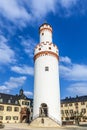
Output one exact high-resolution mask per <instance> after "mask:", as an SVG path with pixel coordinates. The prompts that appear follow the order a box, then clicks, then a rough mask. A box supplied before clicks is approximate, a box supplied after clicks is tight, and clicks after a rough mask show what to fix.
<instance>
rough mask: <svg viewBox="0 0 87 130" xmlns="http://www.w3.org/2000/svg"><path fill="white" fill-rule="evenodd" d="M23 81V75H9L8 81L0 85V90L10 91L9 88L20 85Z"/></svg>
mask: <svg viewBox="0 0 87 130" xmlns="http://www.w3.org/2000/svg"><path fill="white" fill-rule="evenodd" d="M25 81H26V77H25V76H21V77H10V79H9V81H6V82H5V83H4V84H3V85H1V86H0V92H10V91H11V90H13V89H15V88H18V87H20V86H22V85H23V84H24V82H25Z"/></svg>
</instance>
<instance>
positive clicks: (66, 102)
mask: <svg viewBox="0 0 87 130" xmlns="http://www.w3.org/2000/svg"><path fill="white" fill-rule="evenodd" d="M61 118H62V121H63V122H69V123H70V121H71V124H73V123H75V120H78V122H87V96H79V97H78V96H76V97H75V98H71V97H70V98H68V97H67V98H65V99H63V100H61Z"/></svg>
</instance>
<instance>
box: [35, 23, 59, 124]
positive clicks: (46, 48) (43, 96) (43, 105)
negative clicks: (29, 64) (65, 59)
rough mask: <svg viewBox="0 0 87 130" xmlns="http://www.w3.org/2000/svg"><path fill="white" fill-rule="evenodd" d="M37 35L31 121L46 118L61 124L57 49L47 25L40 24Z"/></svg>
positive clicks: (50, 28)
mask: <svg viewBox="0 0 87 130" xmlns="http://www.w3.org/2000/svg"><path fill="white" fill-rule="evenodd" d="M39 33H40V43H39V44H38V45H37V46H36V47H35V52H34V61H35V67H34V69H35V73H34V106H33V119H35V118H37V117H39V116H40V117H46V116H47V117H49V118H52V119H53V120H54V121H56V122H57V123H58V124H61V114H60V85H59V65H58V60H59V55H58V48H57V46H56V45H55V44H53V43H52V27H51V26H50V25H49V24H47V23H44V24H42V25H41V26H40V28H39Z"/></svg>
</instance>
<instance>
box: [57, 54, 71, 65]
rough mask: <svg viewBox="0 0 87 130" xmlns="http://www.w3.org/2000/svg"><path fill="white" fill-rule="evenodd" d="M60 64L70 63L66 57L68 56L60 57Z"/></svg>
mask: <svg viewBox="0 0 87 130" xmlns="http://www.w3.org/2000/svg"><path fill="white" fill-rule="evenodd" d="M60 62H64V63H69V64H70V63H71V59H70V58H69V57H68V56H65V57H63V56H61V57H60Z"/></svg>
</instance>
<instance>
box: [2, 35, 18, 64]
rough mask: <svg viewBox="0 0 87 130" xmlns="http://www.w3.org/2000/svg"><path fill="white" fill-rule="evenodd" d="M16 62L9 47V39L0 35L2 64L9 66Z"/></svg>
mask: <svg viewBox="0 0 87 130" xmlns="http://www.w3.org/2000/svg"><path fill="white" fill-rule="evenodd" d="M15 61H16V59H15V53H14V51H13V50H12V49H11V48H10V47H9V46H8V45H7V39H6V38H5V37H4V36H2V35H0V64H9V63H14V62H15Z"/></svg>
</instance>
